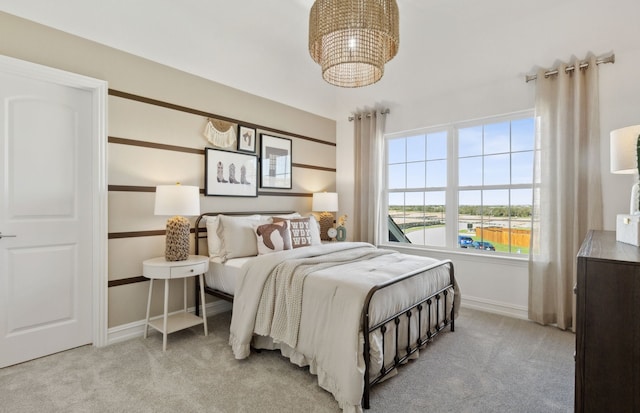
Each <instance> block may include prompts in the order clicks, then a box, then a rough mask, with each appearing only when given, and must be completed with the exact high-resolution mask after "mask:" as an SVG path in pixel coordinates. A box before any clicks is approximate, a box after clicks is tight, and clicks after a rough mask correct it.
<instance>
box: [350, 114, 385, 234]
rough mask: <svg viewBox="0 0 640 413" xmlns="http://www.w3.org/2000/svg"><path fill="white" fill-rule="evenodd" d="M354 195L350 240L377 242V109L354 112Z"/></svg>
mask: <svg viewBox="0 0 640 413" xmlns="http://www.w3.org/2000/svg"><path fill="white" fill-rule="evenodd" d="M353 122H354V140H355V194H354V195H355V196H354V212H355V213H354V215H355V217H354V220H353V230H354V234H353V239H354V241H364V242H370V243H372V244H374V245H376V244H378V243H379V242H380V233H379V232H380V231H379V229H380V208H381V205H382V183H383V182H384V181H383V176H382V172H383V169H384V168H383V160H384V152H383V149H384V141H383V134H384V124H385V115H384V114H382V113H380V112H379V111H373V112H366V113H356V114H354V119H353Z"/></svg>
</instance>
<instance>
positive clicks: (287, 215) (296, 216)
mask: <svg viewBox="0 0 640 413" xmlns="http://www.w3.org/2000/svg"><path fill="white" fill-rule="evenodd" d="M273 218H282V219H292V218H302V215H300V214H299V213H298V212H292V213H291V214H284V215H274V216H273Z"/></svg>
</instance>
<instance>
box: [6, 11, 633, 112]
mask: <svg viewBox="0 0 640 413" xmlns="http://www.w3.org/2000/svg"><path fill="white" fill-rule="evenodd" d="M312 4H313V0H277V1H274V0H271V1H268V0H233V1H231V0H183V1H179V2H178V1H175V0H134V1H132V0H56V1H51V0H0V10H2V11H5V12H7V13H10V14H14V15H17V16H20V17H24V18H27V19H29V20H33V21H36V22H39V23H42V24H45V25H47V26H51V27H54V28H57V29H60V30H63V31H65V32H69V33H72V34H75V35H78V36H82V37H84V38H87V39H91V40H94V41H96V42H99V43H102V44H105V45H108V46H111V47H114V48H117V49H120V50H123V51H126V52H129V53H133V54H136V55H139V56H142V57H145V58H147V59H150V60H153V61H156V62H159V63H163V64H166V65H168V66H172V67H175V68H177V69H180V70H183V71H186V72H189V73H192V74H196V75H199V76H201V77H204V78H207V79H211V80H213V81H216V82H219V83H223V84H225V85H228V86H231V87H234V88H237V89H241V90H244V91H246V92H249V93H252V94H255V95H259V96H263V97H266V98H269V99H271V100H274V101H277V102H281V103H284V104H287V105H291V106H294V107H297V108H300V109H303V110H306V111H309V112H312V113H315V114H318V115H321V116H325V117H328V118H332V119H338V118H339V117H343V118H346V116H347V115H348V114H349V113H351V112H352V111H353V110H355V109H358V108H363V107H366V106H371V105H373V104H376V103H377V104H393V103H394V102H403V103H404V104H408V103H409V104H410V103H411V102H419V101H420V100H421V99H429V98H434V97H437V96H442V95H444V94H446V93H447V92H448V91H451V90H465V88H470V87H473V86H477V85H479V84H480V85H483V84H492V83H495V82H497V81H500V80H501V79H504V78H505V77H518V78H522V79H524V75H525V74H526V73H528V72H531V71H532V70H533V69H534V68H535V66H536V65H542V66H545V67H547V66H551V65H553V64H554V63H555V62H556V60H557V59H570V58H571V57H572V56H577V57H584V56H585V55H586V54H587V53H588V52H593V53H596V54H602V53H607V52H610V51H617V50H619V49H624V48H637V46H636V45H635V44H634V43H635V42H637V39H638V36H639V35H640V33H639V31H638V30H639V29H638V27H639V26H640V25H638V24H637V22H636V21H635V20H636V16H637V15H638V11H640V7H639V6H638V4H640V2H637V0H616V1H615V2H604V1H602V0H536V1H530V2H523V1H513V0H484V1H478V0H398V7H399V9H400V50H399V53H398V55H397V56H396V57H395V58H394V59H393V60H392V61H390V62H389V63H388V64H387V65H386V69H385V75H384V77H383V78H382V80H381V81H380V82H378V83H377V84H375V85H372V86H368V87H364V88H357V89H342V88H337V87H335V86H332V85H330V84H328V83H326V82H325V81H324V80H322V77H321V73H320V68H319V66H318V65H316V64H315V63H314V62H313V61H312V59H311V57H310V56H309V52H308V50H307V35H308V33H307V24H308V17H309V9H310V8H311V5H312ZM630 10H633V11H635V12H634V13H630V12H629V11H630ZM614 40H615V43H614ZM614 49H616V50H614ZM523 81H524V80H523Z"/></svg>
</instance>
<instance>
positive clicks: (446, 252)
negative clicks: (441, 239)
mask: <svg viewBox="0 0 640 413" xmlns="http://www.w3.org/2000/svg"><path fill="white" fill-rule="evenodd" d="M378 246H379V247H380V248H387V249H392V250H395V251H398V252H402V253H405V254H412V255H422V256H425V257H432V258H436V259H447V258H450V259H451V260H464V261H474V262H483V263H496V264H501V265H505V264H507V265H514V266H516V267H527V266H528V264H529V256H528V255H520V256H512V255H508V254H501V253H487V254H485V253H482V252H471V251H464V248H460V249H447V248H433V247H422V246H420V247H418V246H410V245H406V244H401V243H384V244H379V245H378Z"/></svg>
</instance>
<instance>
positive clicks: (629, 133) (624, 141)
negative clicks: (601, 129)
mask: <svg viewBox="0 0 640 413" xmlns="http://www.w3.org/2000/svg"><path fill="white" fill-rule="evenodd" d="M638 135H640V125H635V126H627V127H626V128H622V129H616V130H614V131H611V134H610V135H609V136H610V138H611V141H610V143H611V153H610V156H611V172H612V173H614V174H633V173H638V167H637V163H636V162H637V160H636V151H637V149H636V147H637V142H638Z"/></svg>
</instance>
